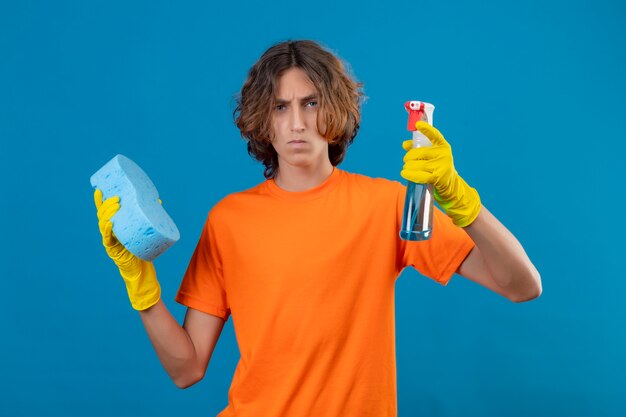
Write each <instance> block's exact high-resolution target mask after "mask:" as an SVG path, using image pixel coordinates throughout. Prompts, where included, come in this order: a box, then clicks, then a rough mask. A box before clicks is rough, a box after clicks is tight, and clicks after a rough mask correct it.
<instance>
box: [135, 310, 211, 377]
mask: <svg viewBox="0 0 626 417" xmlns="http://www.w3.org/2000/svg"><path fill="white" fill-rule="evenodd" d="M139 314H140V316H141V320H142V322H143V325H144V327H145V328H146V332H147V333H148V337H149V338H150V341H151V342H152V346H154V350H155V351H156V353H157V356H158V357H159V360H160V361H161V364H162V365H163V367H164V368H165V370H166V372H167V373H168V375H169V376H170V378H172V380H173V381H174V383H175V384H176V386H178V387H180V388H186V387H188V386H190V385H193V384H194V383H196V382H197V381H199V380H200V379H202V376H203V373H204V371H203V370H202V367H201V365H200V363H199V361H198V359H197V355H196V350H195V348H194V345H193V342H192V340H191V338H190V337H189V334H188V333H187V331H186V330H185V329H184V328H183V327H182V326H180V324H178V322H177V321H176V319H174V317H173V316H172V315H171V313H170V312H169V310H168V309H167V307H166V306H165V303H163V300H159V301H158V302H157V303H156V304H155V305H154V306H152V307H150V308H149V309H147V310H143V311H140V312H139Z"/></svg>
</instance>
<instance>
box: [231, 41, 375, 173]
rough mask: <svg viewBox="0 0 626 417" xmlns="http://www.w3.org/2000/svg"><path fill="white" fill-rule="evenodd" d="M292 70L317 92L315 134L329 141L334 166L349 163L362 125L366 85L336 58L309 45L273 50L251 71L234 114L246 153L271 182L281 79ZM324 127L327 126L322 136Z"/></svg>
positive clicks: (275, 161)
mask: <svg viewBox="0 0 626 417" xmlns="http://www.w3.org/2000/svg"><path fill="white" fill-rule="evenodd" d="M291 68H300V69H302V70H304V71H305V72H306V74H307V75H308V77H309V79H310V80H311V81H312V82H313V85H314V86H315V89H316V90H317V93H318V95H319V110H318V118H317V130H318V131H319V133H320V135H321V136H323V137H324V138H325V139H326V140H327V141H328V144H329V146H328V155H329V158H330V162H331V164H332V165H333V166H337V165H339V164H340V163H341V162H342V161H343V159H344V158H345V156H346V151H347V149H348V146H350V145H351V144H352V142H353V141H354V138H355V137H356V135H357V133H358V131H359V123H360V122H361V104H362V101H363V99H364V94H363V84H362V83H359V82H357V81H355V80H354V79H353V78H352V76H351V75H350V74H349V71H348V69H347V65H344V63H343V62H342V61H341V60H340V59H339V58H338V57H337V56H336V55H334V54H333V53H331V52H329V51H328V50H326V49H324V48H323V47H322V46H320V45H319V44H318V43H316V42H314V41H310V40H297V41H291V40H289V41H285V42H281V43H277V44H275V45H274V46H272V47H270V48H269V49H268V50H267V51H265V53H264V54H263V55H262V56H261V58H259V60H258V61H257V62H256V63H255V64H254V65H253V66H252V68H250V71H249V72H248V78H247V80H246V82H245V83H244V85H243V87H242V88H241V92H240V93H239V94H238V95H237V96H236V97H235V101H236V104H237V106H236V108H235V110H234V112H233V118H234V119H235V124H236V125H237V127H238V128H239V130H240V132H241V136H242V137H243V138H244V139H245V140H247V141H248V154H249V155H250V156H252V157H254V158H255V159H257V160H258V161H260V162H262V163H263V165H265V171H264V172H263V175H264V176H265V178H268V179H269V178H274V177H275V175H276V173H277V171H278V154H277V153H276V150H275V149H274V146H272V144H271V138H272V131H271V117H272V109H273V108H274V106H275V105H276V88H277V80H278V78H279V77H280V76H281V75H282V74H283V73H284V72H285V71H287V70H288V69H291ZM320 126H324V127H325V128H324V130H323V131H322V130H321V129H320Z"/></svg>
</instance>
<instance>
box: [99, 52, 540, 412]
mask: <svg viewBox="0 0 626 417" xmlns="http://www.w3.org/2000/svg"><path fill="white" fill-rule="evenodd" d="M360 98H361V93H360V85H359V84H358V83H355V82H354V81H353V80H352V79H351V78H350V77H349V76H348V75H347V74H346V71H345V70H344V68H343V65H342V64H341V61H340V60H339V59H338V58H337V57H335V56H334V55H333V54H331V53H330V52H328V51H326V50H324V49H323V48H321V47H320V46H319V45H318V44H316V43H314V42H311V41H290V42H283V43H280V44H277V45H275V46H273V47H272V48H270V49H269V50H268V51H266V52H265V54H263V56H262V57H261V58H260V59H259V61H258V62H257V63H256V64H255V65H254V66H253V67H252V68H251V70H250V72H249V76H248V80H247V81H246V83H245V84H244V86H243V88H242V90H241V94H240V97H239V99H238V106H237V109H236V111H235V118H236V123H237V126H238V127H239V128H240V130H241V133H242V136H243V137H244V138H245V139H246V140H248V152H249V153H250V154H251V155H252V156H254V157H255V158H256V159H258V160H259V161H261V162H263V164H264V165H265V176H266V178H267V179H266V181H265V182H263V183H261V184H259V185H258V186H256V187H254V188H251V189H249V190H246V191H244V192H239V193H234V194H231V195H229V196H227V197H226V198H224V199H223V200H222V201H220V202H219V203H218V204H216V206H215V207H213V209H212V210H211V211H210V213H209V216H208V218H207V221H206V224H205V227H204V229H203V232H202V235H201V237H200V241H199V243H198V245H197V247H196V250H195V252H194V254H193V256H192V259H191V261H190V263H189V267H188V269H187V272H186V274H185V276H184V278H183V282H182V284H181V287H180V289H179V292H178V295H177V297H176V300H177V301H178V302H180V303H182V304H184V305H186V306H187V307H188V310H187V314H186V317H185V322H184V324H183V326H182V327H181V326H180V325H179V324H178V323H177V322H176V320H174V318H173V317H172V316H171V314H170V313H169V312H168V310H167V308H166V307H165V304H164V303H163V301H162V300H161V299H160V287H159V284H158V281H157V279H156V273H155V270H154V267H153V265H152V264H151V263H148V262H145V261H141V260H139V259H138V258H136V257H134V256H133V255H132V254H130V252H128V251H127V250H126V249H125V248H124V247H123V246H122V245H121V244H120V243H119V242H118V241H117V240H116V239H115V236H114V235H113V234H112V232H111V222H110V219H111V217H112V216H113V214H114V213H115V212H116V211H117V210H118V209H119V198H117V197H114V198H110V199H108V200H107V201H105V202H104V203H103V202H102V194H101V193H100V192H99V191H98V190H96V194H95V200H96V205H97V206H98V218H99V226H100V230H101V233H102V235H103V243H104V246H105V248H106V249H107V252H108V253H109V255H110V256H111V258H112V259H113V260H114V261H115V262H116V264H117V265H118V267H119V269H120V273H121V275H122V277H123V278H124V280H125V282H126V285H127V289H128V294H129V297H130V299H131V303H132V305H133V307H135V308H136V309H137V310H139V311H140V315H141V318H142V321H143V323H144V325H145V328H146V330H147V333H148V335H149V337H150V340H151V341H152V344H153V346H154V348H155V350H156V352H157V354H158V356H159V359H160V360H161V363H162V364H163V366H164V367H165V369H166V371H167V372H168V374H169V375H170V376H171V378H172V379H173V380H174V382H175V383H176V385H177V386H179V387H181V388H185V387H188V386H190V385H192V384H194V383H196V382H197V381H199V380H200V379H202V377H203V376H204V373H205V370H206V368H207V365H208V362H209V360H210V358H211V354H212V352H213V349H214V347H215V344H216V343H217V339H218V337H219V335H220V332H221V330H222V327H223V325H224V321H225V320H227V319H228V317H229V316H230V315H231V314H232V316H233V324H234V328H235V333H236V335H237V341H238V344H239V348H240V352H241V359H240V361H239V363H238V365H237V369H236V371H235V375H234V377H233V381H232V385H231V389H230V391H229V398H228V407H227V408H226V409H224V410H223V411H222V412H221V413H220V414H219V416H221V417H225V416H238V417H244V416H306V415H312V416H366V415H371V416H395V415H396V414H397V411H396V410H397V405H396V367H395V347H394V343H395V334H394V331H395V323H394V316H393V315H394V307H393V291H394V284H395V279H396V278H397V277H398V275H399V274H400V272H401V271H402V269H403V268H404V267H406V266H408V265H411V266H414V267H415V268H416V269H418V270H419V271H420V272H422V273H423V274H424V275H426V276H429V277H431V278H433V279H435V280H437V281H438V282H440V283H442V284H444V285H445V284H447V282H448V280H449V279H450V277H451V276H452V275H453V274H454V272H458V273H459V274H460V275H462V276H464V277H466V278H468V279H470V280H473V281H475V282H477V283H479V284H481V285H483V286H485V287H487V288H489V289H491V290H493V291H495V292H497V293H498V294H501V295H503V296H505V297H507V298H508V299H510V300H512V301H515V302H520V301H526V300H530V299H533V298H535V297H537V296H539V294H540V293H541V281H540V277H539V274H538V272H537V270H536V269H535V268H534V266H533V265H532V263H531V262H530V260H529V259H528V257H527V256H526V254H525V252H524V250H523V248H522V246H521V245H520V244H519V242H518V241H517V240H516V239H515V237H514V236H513V235H512V234H511V233H510V232H509V231H508V230H507V229H506V228H505V227H504V226H502V225H501V224H500V223H499V222H498V221H497V220H496V218H495V217H494V216H493V215H491V213H489V211H487V209H486V208H485V207H484V206H482V205H481V203H480V199H479V197H478V193H477V192H476V190H474V189H473V188H471V187H469V186H468V185H467V184H466V183H465V182H464V181H463V180H462V179H461V177H460V176H459V175H458V174H457V172H456V171H455V169H454V165H453V162H452V153H451V149H450V146H449V145H448V143H447V142H446V141H445V139H444V138H443V136H442V135H441V133H440V132H439V131H437V130H436V129H435V128H433V127H431V126H429V125H427V124H425V123H423V122H418V123H417V125H416V127H417V128H418V129H419V130H420V131H421V132H422V133H424V134H425V135H426V136H427V137H428V138H429V139H430V140H431V142H433V144H434V145H433V146H432V147H431V148H422V149H410V141H406V142H405V143H403V146H404V147H405V149H407V151H408V152H407V153H406V155H405V158H404V160H405V165H404V169H403V170H402V172H401V174H402V176H403V177H404V178H406V179H409V180H412V181H414V182H421V183H431V184H433V185H434V187H435V190H436V193H435V194H436V198H437V200H438V202H439V204H440V206H441V207H443V208H444V210H445V211H446V214H447V215H448V216H446V215H445V214H443V213H442V212H441V211H440V210H436V212H435V215H434V224H433V232H432V236H431V238H430V239H429V240H427V241H423V242H407V241H403V240H400V239H399V237H398V232H399V227H400V220H401V216H402V208H403V201H404V195H405V187H403V186H402V185H401V184H400V183H398V182H396V181H388V180H385V179H373V178H369V177H366V176H362V175H358V174H352V173H348V172H345V171H342V170H340V169H338V168H337V167H336V166H337V165H338V164H339V163H340V162H341V161H342V160H343V158H344V156H345V154H346V149H347V147H348V146H349V145H350V143H352V141H353V139H354V137H355V136H356V132H357V130H358V125H359V122H360V111H359V105H360Z"/></svg>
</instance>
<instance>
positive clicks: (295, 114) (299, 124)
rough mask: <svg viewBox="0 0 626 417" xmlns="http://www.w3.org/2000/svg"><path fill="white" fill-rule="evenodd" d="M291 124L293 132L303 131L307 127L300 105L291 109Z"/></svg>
mask: <svg viewBox="0 0 626 417" xmlns="http://www.w3.org/2000/svg"><path fill="white" fill-rule="evenodd" d="M289 122H290V126H291V131H292V132H303V131H304V129H305V123H304V113H303V110H302V108H301V107H300V106H293V107H292V111H291V120H290V121H289Z"/></svg>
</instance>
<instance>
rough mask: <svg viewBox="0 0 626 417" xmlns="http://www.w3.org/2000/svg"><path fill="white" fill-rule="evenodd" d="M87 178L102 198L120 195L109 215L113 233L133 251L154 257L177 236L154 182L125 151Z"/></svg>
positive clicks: (175, 239)
mask: <svg viewBox="0 0 626 417" xmlns="http://www.w3.org/2000/svg"><path fill="white" fill-rule="evenodd" d="M90 181H91V185H92V187H94V188H97V189H99V190H100V191H102V195H103V197H104V198H105V199H107V198H110V197H113V196H119V197H120V209H119V211H118V212H117V213H115V215H114V216H113V218H112V219H111V222H112V223H113V233H115V236H116V237H117V239H118V240H119V241H120V242H121V243H122V245H124V247H125V248H126V249H128V250H129V251H130V252H131V253H132V254H133V255H135V256H137V257H138V258H140V259H143V260H144V261H153V260H154V259H156V258H157V257H158V256H159V255H161V254H162V253H163V252H165V251H166V250H167V249H168V248H169V247H170V246H172V245H173V244H174V243H176V242H177V241H178V239H180V233H179V232H178V228H177V227H176V225H175V224H174V221H173V220H172V219H171V218H170V216H168V214H167V213H166V211H165V209H164V208H163V206H161V204H160V203H159V200H158V198H159V194H158V192H157V189H156V187H155V186H154V184H153V183H152V181H151V180H150V178H149V177H148V175H146V173H145V172H144V171H143V170H142V169H141V168H140V167H139V166H138V165H137V164H135V163H134V162H133V161H131V160H130V159H128V158H126V157H125V156H124V155H117V156H115V157H114V158H113V159H111V160H110V161H109V162H107V163H106V164H105V165H104V166H103V167H102V168H100V169H99V170H98V171H97V172H96V173H95V174H93V175H92V176H91V180H90Z"/></svg>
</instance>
